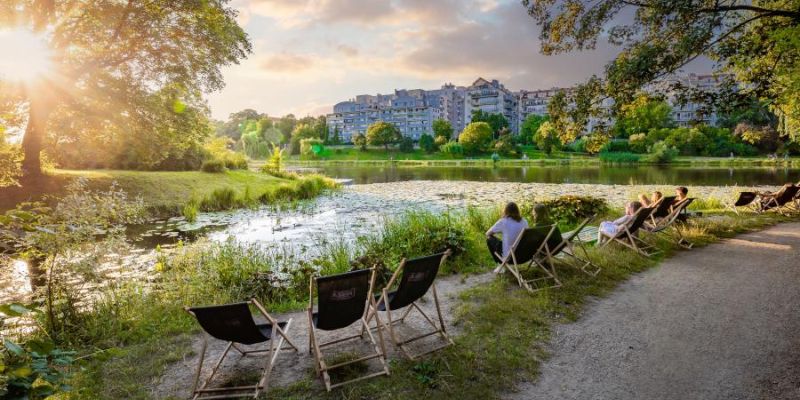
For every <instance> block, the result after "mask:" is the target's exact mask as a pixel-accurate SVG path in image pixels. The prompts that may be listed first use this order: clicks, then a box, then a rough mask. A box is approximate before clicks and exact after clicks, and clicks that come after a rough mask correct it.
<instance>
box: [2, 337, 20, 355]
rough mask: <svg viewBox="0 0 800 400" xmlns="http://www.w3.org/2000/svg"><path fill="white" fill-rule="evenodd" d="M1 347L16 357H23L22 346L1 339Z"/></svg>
mask: <svg viewBox="0 0 800 400" xmlns="http://www.w3.org/2000/svg"><path fill="white" fill-rule="evenodd" d="M3 345H4V346H6V349H8V351H10V352H12V353H14V354H16V355H18V356H23V355H25V349H23V348H22V346H20V345H18V344H16V343H14V342H12V341H10V340H8V339H3Z"/></svg>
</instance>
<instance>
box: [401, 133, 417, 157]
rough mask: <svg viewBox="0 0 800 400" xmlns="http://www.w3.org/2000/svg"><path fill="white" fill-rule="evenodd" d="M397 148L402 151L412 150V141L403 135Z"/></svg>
mask: <svg viewBox="0 0 800 400" xmlns="http://www.w3.org/2000/svg"><path fill="white" fill-rule="evenodd" d="M399 150H400V151H401V152H403V153H411V152H412V151H414V141H413V140H411V138H410V137H408V136H404V137H403V138H402V139H400V146H399Z"/></svg>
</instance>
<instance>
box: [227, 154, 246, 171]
mask: <svg viewBox="0 0 800 400" xmlns="http://www.w3.org/2000/svg"><path fill="white" fill-rule="evenodd" d="M222 162H223V163H225V168H228V169H247V167H248V165H247V157H245V155H244V154H242V153H235V152H230V154H227V155H225V158H223V160H222Z"/></svg>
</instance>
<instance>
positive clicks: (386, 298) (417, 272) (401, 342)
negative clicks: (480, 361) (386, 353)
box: [367, 250, 453, 360]
mask: <svg viewBox="0 0 800 400" xmlns="http://www.w3.org/2000/svg"><path fill="white" fill-rule="evenodd" d="M450 254H452V252H451V251H450V250H447V251H446V252H443V253H439V254H434V255H431V256H427V257H420V258H414V259H411V260H406V259H403V261H401V262H400V266H399V267H398V268H397V270H396V271H395V272H394V274H393V275H392V278H391V279H390V280H389V283H388V284H386V287H384V288H383V291H382V293H381V295H380V299H379V300H378V305H377V310H378V311H381V312H385V315H386V316H387V325H388V327H389V337H390V338H391V340H392V343H394V345H395V346H397V347H398V348H399V349H400V351H401V352H402V353H403V355H405V356H406V358H408V359H409V360H413V359H415V358H417V357H420V356H423V355H425V354H429V353H432V352H434V351H437V350H441V349H443V348H445V347H447V346H449V345H451V344H453V341H452V340H451V339H450V337H449V336H448V335H447V329H446V328H445V324H444V318H442V309H441V307H440V305H439V296H438V295H437V294H436V285H435V284H434V280H435V279H436V275H437V274H438V273H439V268H440V267H441V266H442V265H443V264H444V262H445V261H447V257H449V256H450ZM398 280H399V284H398V285H397V289H396V290H394V291H390V290H391V288H393V287H394V285H395V283H397V281H398ZM429 291H430V292H431V294H432V295H433V303H434V306H435V307H436V317H437V318H436V319H438V325H437V323H436V322H435V321H434V318H433V317H432V316H430V315H428V314H427V313H426V312H425V311H424V310H423V309H422V307H420V306H419V304H417V303H418V301H419V300H420V299H421V298H422V297H423V296H425V294H426V293H428V292H429ZM403 308H405V309H406V310H405V312H403V313H402V316H401V317H400V318H399V319H398V318H397V315H396V314H394V313H395V312H399V311H400V310H401V309H403ZM412 310H417V311H418V312H419V314H421V315H422V317H423V318H424V319H425V321H426V322H427V323H428V324H429V325H430V326H431V327H432V328H433V330H431V331H429V332H425V333H421V334H419V335H416V336H413V337H408V338H403V339H401V338H400V337H399V336H398V333H397V332H396V330H395V327H394V325H396V324H401V323H403V322H404V321H405V319H406V318H407V317H408V316H409V314H410V313H411V311H412ZM373 316H374V315H370V316H369V317H368V318H367V322H370V321H371V319H372V317H373ZM433 335H439V337H440V338H441V340H442V342H443V343H442V344H440V345H438V346H434V347H433V348H430V349H429V350H427V351H425V352H422V353H416V354H413V353H412V352H411V349H409V348H408V347H409V345H410V344H411V343H413V342H416V341H418V340H420V339H424V338H427V337H429V336H433Z"/></svg>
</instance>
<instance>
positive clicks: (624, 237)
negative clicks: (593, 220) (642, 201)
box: [598, 207, 657, 257]
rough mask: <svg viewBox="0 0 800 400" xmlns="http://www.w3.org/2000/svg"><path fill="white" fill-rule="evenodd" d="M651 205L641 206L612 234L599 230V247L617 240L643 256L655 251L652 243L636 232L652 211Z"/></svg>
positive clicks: (648, 255)
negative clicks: (640, 237) (645, 240)
mask: <svg viewBox="0 0 800 400" xmlns="http://www.w3.org/2000/svg"><path fill="white" fill-rule="evenodd" d="M653 210H654V209H653V208H652V207H642V208H640V209H639V211H636V214H634V216H633V218H632V219H631V220H630V222H628V223H627V224H625V225H624V226H622V229H621V230H620V231H619V232H617V234H616V235H614V236H609V235H607V234H605V233H603V231H600V234H599V237H598V245H599V246H600V247H603V246H607V245H608V244H609V243H612V242H617V243H619V244H621V245H623V246H625V247H628V248H630V249H632V250H634V251H636V252H637V253H639V254H641V255H643V256H645V257H650V256H652V255H654V254H656V253H657V251H655V250H654V247H653V246H652V245H649V244H647V243H645V242H644V241H643V240H642V239H639V237H638V236H637V234H638V233H639V230H640V229H641V228H642V227H643V226H644V224H645V222H647V220H648V219H649V218H650V214H652V213H653Z"/></svg>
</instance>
